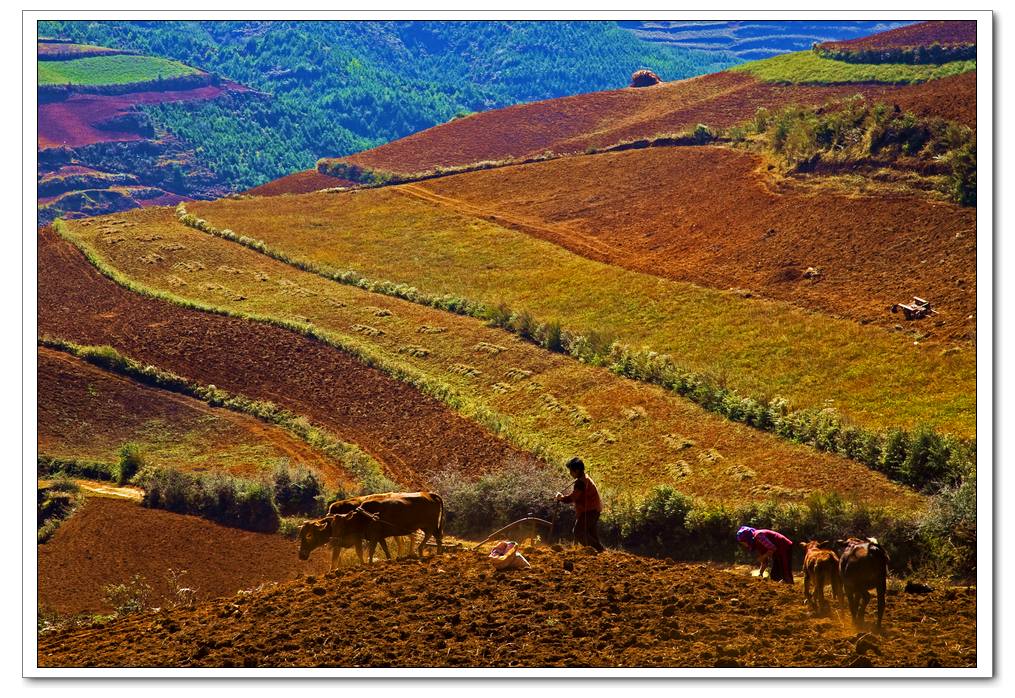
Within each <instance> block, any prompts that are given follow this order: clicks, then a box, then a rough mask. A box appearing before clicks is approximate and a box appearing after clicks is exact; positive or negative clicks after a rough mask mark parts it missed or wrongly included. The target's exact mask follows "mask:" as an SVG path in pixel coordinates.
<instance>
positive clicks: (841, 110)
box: [727, 95, 976, 206]
mask: <svg viewBox="0 0 1015 698" xmlns="http://www.w3.org/2000/svg"><path fill="white" fill-rule="evenodd" d="M752 134H757V135H760V136H762V138H763V140H764V142H765V143H766V145H767V147H768V149H769V150H770V151H771V152H773V153H775V154H776V155H778V156H779V157H780V158H782V159H783V160H784V161H785V162H786V164H787V165H789V166H790V167H792V168H796V169H799V170H806V169H812V168H814V167H815V166H816V163H818V162H819V161H820V162H827V163H844V164H852V163H856V162H862V161H864V160H870V161H873V162H875V163H881V162H886V161H893V160H895V159H897V158H899V157H900V156H906V157H911V158H917V159H918V161H919V163H920V165H921V167H922V168H923V170H924V171H926V172H928V173H931V174H935V173H938V174H943V175H944V177H943V180H942V184H941V189H942V191H943V192H944V193H946V194H947V195H948V196H949V197H950V198H951V199H952V200H953V201H955V202H956V203H959V204H961V205H963V206H975V205H976V131H975V130H974V129H972V128H970V127H968V126H965V125H962V124H958V123H955V122H953V121H948V120H946V119H941V118H938V117H920V116H916V115H914V114H912V113H910V112H904V111H901V110H899V109H898V107H893V106H891V105H888V104H885V103H883V102H877V103H871V102H868V101H867V100H866V99H865V98H864V97H863V96H862V95H856V96H854V97H851V98H849V99H846V100H842V101H840V102H835V103H830V104H826V105H824V106H822V107H805V106H789V107H786V108H784V109H782V110H780V111H777V112H774V113H773V112H770V111H769V110H767V109H765V108H764V107H762V108H759V109H758V110H757V112H756V114H755V116H754V119H752V120H751V121H749V122H747V123H745V124H741V125H738V126H735V127H733V128H730V129H728V131H727V135H728V137H729V138H730V140H732V141H734V142H740V141H744V140H745V139H746V138H747V137H748V136H750V135H752Z"/></svg>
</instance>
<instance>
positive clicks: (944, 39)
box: [819, 20, 976, 51]
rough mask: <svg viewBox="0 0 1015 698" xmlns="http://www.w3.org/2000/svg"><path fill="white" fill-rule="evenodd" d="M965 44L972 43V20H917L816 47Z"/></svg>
mask: <svg viewBox="0 0 1015 698" xmlns="http://www.w3.org/2000/svg"><path fill="white" fill-rule="evenodd" d="M935 43H937V44H941V45H942V46H965V45H969V44H975V43H976V21H975V20H947V21H936V22H920V23H919V24H911V25H909V26H906V27H899V28H898V29H892V30H891V31H886V32H881V33H878V34H872V35H871V36H862V37H860V38H858V39H849V40H846V41H826V42H825V43H823V44H821V45H820V47H819V48H823V49H829V50H833V51H865V50H877V49H891V48H915V47H917V46H930V45H931V44H935Z"/></svg>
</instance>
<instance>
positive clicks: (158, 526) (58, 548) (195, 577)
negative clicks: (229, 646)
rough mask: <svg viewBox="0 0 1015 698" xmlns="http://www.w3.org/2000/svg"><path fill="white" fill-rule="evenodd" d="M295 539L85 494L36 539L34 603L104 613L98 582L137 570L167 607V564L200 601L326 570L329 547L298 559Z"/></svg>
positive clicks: (125, 577)
mask: <svg viewBox="0 0 1015 698" xmlns="http://www.w3.org/2000/svg"><path fill="white" fill-rule="evenodd" d="M297 545H298V544H297V543H296V542H295V541H291V540H287V539H285V538H283V537H282V536H278V535H271V534H266V533H253V532H251V531H242V530H240V529H238V528H229V527H227V526H220V525H219V524H216V523H212V522H210V521H207V520H205V519H202V518H198V517H196V516H184V515H182V514H174V513H171V512H168V511H161V510H159V509H148V508H145V507H142V506H141V505H140V504H138V503H136V502H134V501H131V500H127V499H115V498H110V497H88V498H87V500H86V501H85V504H84V506H83V507H82V508H81V509H79V510H78V511H77V512H75V513H74V514H73V515H72V516H71V517H70V518H69V519H67V520H66V521H64V522H63V523H62V524H61V525H60V528H59V529H57V531H56V534H55V535H54V536H53V537H52V538H51V539H50V540H49V542H47V543H45V544H43V545H40V546H39V563H38V571H39V585H38V589H39V598H38V602H39V603H38V605H39V608H41V609H44V610H46V611H51V612H56V613H59V614H61V615H70V614H76V613H85V612H87V613H109V612H111V611H112V610H113V609H111V608H110V607H109V605H108V604H107V603H106V602H104V601H103V600H102V597H103V592H102V587H103V586H105V585H107V584H124V583H127V582H129V581H130V580H131V578H132V577H133V576H134V575H135V574H140V575H142V576H143V577H144V578H145V580H146V581H147V582H148V584H150V585H151V586H152V588H153V590H154V593H155V596H154V598H153V599H152V602H153V604H154V605H156V606H169V605H171V603H172V602H174V601H176V599H173V598H168V599H167V598H165V597H166V596H167V595H170V594H172V593H173V592H174V591H175V590H171V589H170V587H169V579H168V575H167V572H168V570H169V569H170V568H172V569H177V570H180V569H182V570H186V571H187V574H186V575H185V576H184V577H183V579H182V582H181V583H182V584H183V586H186V587H190V588H192V589H194V590H195V591H196V595H197V599H198V600H200V601H205V600H207V599H213V598H216V597H220V596H229V595H232V594H235V593H236V591H238V590H240V589H250V588H253V587H256V586H258V585H259V584H263V583H265V582H274V581H282V580H286V579H293V578H294V577H297V576H299V575H300V574H308V573H315V572H316V573H319V572H323V571H326V570H327V569H328V565H329V562H330V560H329V556H330V552H328V551H325V550H321V551H319V552H317V554H315V555H313V556H311V558H310V559H309V560H307V561H306V562H300V560H299V559H298V558H297V556H296V552H297ZM315 552H316V551H315Z"/></svg>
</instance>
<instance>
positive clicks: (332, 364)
mask: <svg viewBox="0 0 1015 698" xmlns="http://www.w3.org/2000/svg"><path fill="white" fill-rule="evenodd" d="M38 270H39V332H40V334H49V335H51V336H55V337H60V338H62V339H66V340H70V341H74V342H78V343H82V344H110V345H112V346H114V347H115V348H117V349H118V350H120V351H121V352H122V353H124V354H126V355H128V356H130V357H132V358H135V359H137V360H139V361H144V362H147V363H151V364H154V365H156V366H159V367H161V368H164V369H167V370H170V371H173V372H174V373H177V374H179V375H181V376H184V377H185V378H188V379H191V380H194V381H198V382H201V383H210V384H214V385H217V386H219V387H220V388H224V389H225V390H228V391H230V392H233V393H239V394H242V395H246V396H248V397H251V398H254V399H259V400H270V401H272V402H274V403H276V404H278V405H280V406H282V407H285V408H287V409H290V410H292V411H294V412H296V413H298V414H301V415H303V416H305V417H307V418H308V419H310V420H311V421H312V422H314V423H315V424H317V425H319V426H321V427H323V428H325V429H327V430H330V431H331V432H332V433H334V434H335V435H336V436H337V437H338V438H340V439H342V440H344V441H347V442H350V443H354V444H357V445H359V446H360V447H361V448H363V450H364V451H366V452H368V453H369V454H370V455H372V456H374V457H375V458H376V459H377V460H378V461H379V462H380V463H382V464H383V465H384V466H385V468H386V470H387V474H388V475H389V476H390V477H391V478H392V479H394V480H395V481H396V482H398V483H399V484H401V485H403V486H405V487H412V486H419V485H421V484H422V483H423V478H424V477H425V475H426V474H427V473H433V472H435V471H438V470H448V469H451V470H458V471H459V472H461V473H463V474H468V475H474V474H477V473H480V472H487V471H490V470H496V469H497V468H499V467H500V466H501V465H502V464H503V463H505V462H506V461H509V460H510V461H519V460H520V461H523V462H526V461H530V460H531V456H529V455H527V454H525V453H523V452H521V451H518V450H517V449H514V448H512V447H511V446H510V445H508V444H507V443H506V442H504V441H503V440H501V439H498V438H497V437H495V436H494V435H493V434H491V433H489V432H487V431H485V430H484V429H482V428H481V427H479V426H477V425H476V424H474V423H472V422H469V421H467V420H465V419H463V418H462V417H460V416H458V415H457V414H456V413H454V412H452V411H451V410H450V409H448V408H447V407H445V406H444V405H442V404H441V403H439V402H438V401H437V400H434V399H432V398H429V397H427V396H424V395H423V394H421V393H420V392H418V391H417V390H415V389H413V388H411V387H409V386H408V385H407V384H405V383H402V382H400V381H397V380H395V379H394V378H391V377H390V376H388V375H387V374H385V373H383V372H382V371H380V370H378V369H374V368H368V367H366V366H365V365H363V364H362V363H361V362H359V361H358V360H356V359H354V358H353V357H351V356H349V355H348V354H345V353H343V352H341V351H339V350H337V349H334V348H332V347H329V346H326V345H324V344H322V343H319V342H315V341H313V340H310V339H307V338H305V337H303V336H302V335H298V334H296V333H293V332H289V331H287V330H283V329H279V328H277V327H274V326H271V325H266V324H262V323H253V322H248V321H244V320H239V319H234V318H228V317H223V316H217V315H211V314H208V313H203V312H199V311H192V310H187V309H184V308H182V307H179V306H175V305H172V304H169V303H166V302H162V301H154V300H150V299H146V298H144V297H142V296H139V295H136V294H133V293H131V292H129V291H127V290H125V289H124V288H122V287H120V286H117V285H116V284H114V283H113V282H111V281H109V280H108V279H106V278H105V277H103V276H101V275H100V274H99V273H98V272H97V271H96V270H95V269H94V268H93V267H92V266H91V265H89V264H88V262H87V261H86V260H85V258H84V257H83V256H82V255H81V253H80V252H78V251H77V250H76V249H75V248H74V247H73V246H72V245H70V244H69V243H67V242H65V241H63V240H61V239H60V238H59V237H58V236H57V235H56V234H55V233H54V232H53V231H52V230H49V229H44V230H42V231H40V235H39V266H38Z"/></svg>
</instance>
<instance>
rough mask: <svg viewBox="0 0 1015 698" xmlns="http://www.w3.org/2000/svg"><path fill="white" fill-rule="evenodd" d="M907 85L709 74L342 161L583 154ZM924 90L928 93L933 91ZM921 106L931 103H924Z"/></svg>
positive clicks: (408, 141) (425, 135) (396, 164)
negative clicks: (762, 110)
mask: <svg viewBox="0 0 1015 698" xmlns="http://www.w3.org/2000/svg"><path fill="white" fill-rule="evenodd" d="M905 89H906V88H902V90H900V88H896V87H892V86H886V85H865V84H845V85H829V86H812V85H808V86H803V85H778V84H775V83H765V82H760V81H758V80H756V79H755V78H753V77H752V76H750V75H747V74H745V73H713V74H711V75H704V76H701V77H696V78H691V79H689V80H682V81H679V82H670V83H663V84H660V85H655V86H653V87H645V88H628V89H623V90H612V91H607V92H592V93H589V94H582V95H576V96H573V97H563V98H560V99H552V100H547V101H543V102H534V103H530V104H520V105H516V106H512V107H507V108H505V109H497V110H493V111H488V112H483V113H480V114H474V115H472V116H468V117H465V118H462V119H455V120H454V121H451V122H448V123H446V124H442V125H440V126H435V127H433V128H431V129H428V130H426V131H421V132H419V133H416V134H413V135H411V136H407V137H406V138H402V139H400V140H397V141H393V142H391V143H387V144H385V145H382V146H379V147H377V148H374V149H372V150H366V151H363V152H361V153H356V154H355V155H351V156H348V157H345V158H342V160H343V161H346V162H351V163H354V164H356V165H360V166H364V167H368V168H374V169H379V170H388V171H393V172H401V173H414V172H421V171H425V170H429V169H431V168H433V167H435V166H438V165H440V166H456V165H467V164H471V163H475V162H481V161H486V160H502V159H505V158H522V157H532V156H535V155H538V154H540V153H543V152H545V151H552V152H554V153H558V154H561V153H581V152H583V151H584V150H585V149H586V148H588V147H604V146H609V145H614V144H616V143H619V142H621V141H626V140H634V139H638V138H646V137H651V136H656V135H660V134H665V133H679V132H683V131H687V130H690V129H693V128H694V127H695V125H697V124H699V123H703V124H706V125H708V126H710V127H713V128H726V127H729V126H733V125H735V124H737V123H742V122H744V121H746V120H748V119H750V118H751V117H753V116H754V113H755V111H756V110H757V109H758V107H766V108H767V109H770V110H775V109H779V108H780V107H783V106H786V105H789V104H812V105H819V104H823V103H825V102H827V101H830V100H835V99H840V98H843V97H850V96H852V95H855V94H858V93H860V94H864V95H865V96H867V97H868V98H869V99H872V100H885V101H888V100H894V99H895V94H896V93H899V92H900V91H904V90H905ZM928 90H930V91H931V92H933V90H934V88H933V87H929V88H928ZM923 106H924V108H929V107H932V106H933V103H932V102H931V101H929V100H927V101H925V102H923Z"/></svg>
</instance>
